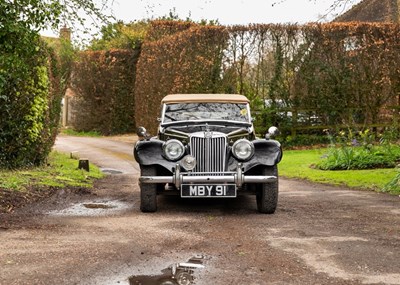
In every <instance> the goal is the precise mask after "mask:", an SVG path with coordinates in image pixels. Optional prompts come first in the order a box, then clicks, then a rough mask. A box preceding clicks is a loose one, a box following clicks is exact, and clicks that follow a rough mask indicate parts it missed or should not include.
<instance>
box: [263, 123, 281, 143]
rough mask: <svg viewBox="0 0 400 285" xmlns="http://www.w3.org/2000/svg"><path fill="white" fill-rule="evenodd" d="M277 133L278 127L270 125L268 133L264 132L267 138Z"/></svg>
mask: <svg viewBox="0 0 400 285" xmlns="http://www.w3.org/2000/svg"><path fill="white" fill-rule="evenodd" d="M279 133H280V132H279V129H278V128H277V127H273V126H272V127H270V128H269V129H268V133H266V134H265V138H266V139H267V140H268V139H270V138H273V137H276V136H277V135H279Z"/></svg>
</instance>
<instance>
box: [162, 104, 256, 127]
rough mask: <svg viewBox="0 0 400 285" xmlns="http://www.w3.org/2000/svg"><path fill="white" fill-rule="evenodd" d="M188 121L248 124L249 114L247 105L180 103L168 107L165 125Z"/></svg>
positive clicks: (165, 114)
mask: <svg viewBox="0 0 400 285" xmlns="http://www.w3.org/2000/svg"><path fill="white" fill-rule="evenodd" d="M188 120H191V121H199V120H203V121H204V120H210V121H237V122H246V123H248V122H249V114H248V108H247V104H245V103H184V104H183V103H180V104H168V105H166V108H165V113H164V118H163V123H170V122H180V121H188Z"/></svg>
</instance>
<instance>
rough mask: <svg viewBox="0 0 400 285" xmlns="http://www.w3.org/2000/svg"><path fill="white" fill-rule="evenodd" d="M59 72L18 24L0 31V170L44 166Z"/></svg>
mask: <svg viewBox="0 0 400 285" xmlns="http://www.w3.org/2000/svg"><path fill="white" fill-rule="evenodd" d="M24 43H25V44H24ZM59 71H60V68H59V63H58V61H57V59H56V56H55V54H54V52H53V51H52V50H51V49H50V48H48V47H47V45H46V44H45V43H44V42H43V41H42V40H41V39H40V37H39V35H38V34H36V33H34V32H32V31H30V30H29V29H28V28H26V27H24V26H23V25H18V23H15V26H14V28H10V29H8V30H4V29H3V30H2V31H1V32H0V114H1V115H0V168H17V167H26V166H36V165H40V164H43V163H44V162H45V161H46V158H47V155H48V153H49V152H50V151H51V147H52V146H53V144H54V141H55V136H56V133H57V130H58V122H59V118H60V117H59V116H60V113H59V110H60V107H59V106H60V104H61V96H62V92H61V90H60V89H61V86H60V78H61V75H60V73H59Z"/></svg>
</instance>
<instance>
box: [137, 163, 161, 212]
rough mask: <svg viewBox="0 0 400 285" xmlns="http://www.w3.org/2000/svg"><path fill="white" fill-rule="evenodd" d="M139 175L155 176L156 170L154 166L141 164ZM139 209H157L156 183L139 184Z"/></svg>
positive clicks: (143, 210) (153, 210) (152, 210)
mask: <svg viewBox="0 0 400 285" xmlns="http://www.w3.org/2000/svg"><path fill="white" fill-rule="evenodd" d="M140 174H141V176H156V175H157V171H156V168H155V167H154V166H141V167H140ZM140 210H141V211H142V212H144V213H152V212H156V211H157V184H147V183H146V184H145V183H142V184H141V185H140Z"/></svg>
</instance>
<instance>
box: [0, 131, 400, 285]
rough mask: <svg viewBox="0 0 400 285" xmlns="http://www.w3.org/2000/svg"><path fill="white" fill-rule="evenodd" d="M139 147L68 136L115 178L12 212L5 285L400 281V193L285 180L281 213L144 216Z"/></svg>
mask: <svg viewBox="0 0 400 285" xmlns="http://www.w3.org/2000/svg"><path fill="white" fill-rule="evenodd" d="M132 148H133V143H131V142H129V143H126V142H121V141H114V140H108V139H101V138H80V137H68V136H61V137H59V138H58V140H57V144H56V149H58V150H60V151H64V152H67V153H70V152H71V151H77V152H79V155H80V157H85V158H88V159H89V160H90V162H93V163H96V164H98V165H99V166H100V167H102V168H103V169H104V170H105V171H106V172H108V173H114V174H112V175H108V176H107V178H105V179H104V180H102V181H100V182H99V183H97V185H96V189H95V190H94V191H93V193H85V192H83V193H80V192H68V191H60V192H59V193H57V194H56V195H55V196H54V197H51V198H50V199H48V200H46V201H43V202H41V203H39V204H37V205H31V206H29V207H26V208H24V209H20V210H18V211H17V212H15V213H14V214H12V215H1V216H0V219H1V220H0V241H1V242H0V284H104V285H106V284H107V285H108V284H143V285H145V284H163V285H168V284H191V283H192V284H197V285H201V284H206V285H210V284H216V285H218V284H221V285H224V284H400V267H399V260H400V198H399V197H397V196H389V195H386V194H377V193H371V192H364V191H356V190H348V189H345V188H342V187H331V186H324V185H316V184H311V183H307V182H300V181H295V180H287V179H283V178H281V179H280V197H279V206H278V210H277V212H276V214H274V215H262V214H258V213H257V211H256V203H255V198H254V197H251V196H250V197H239V198H237V199H218V200H207V199H204V200H203V199H201V200H197V199H196V200H187V199H184V200H182V199H180V198H177V197H159V210H158V212H156V213H152V214H143V213H141V212H140V210H139V196H140V195H139V188H138V185H137V178H138V175H139V172H138V171H139V170H138V169H139V167H138V165H137V164H136V163H135V162H134V160H133V156H132ZM199 257H201V258H199ZM193 258H194V259H195V260H196V262H194V261H193V260H194V259H193ZM199 259H201V262H199ZM200 265H201V266H200ZM178 273H179V274H178Z"/></svg>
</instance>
